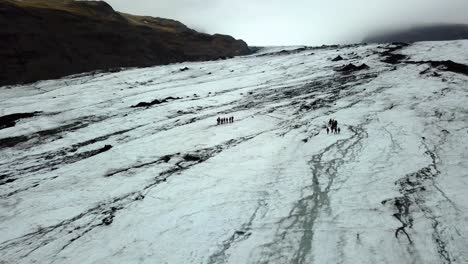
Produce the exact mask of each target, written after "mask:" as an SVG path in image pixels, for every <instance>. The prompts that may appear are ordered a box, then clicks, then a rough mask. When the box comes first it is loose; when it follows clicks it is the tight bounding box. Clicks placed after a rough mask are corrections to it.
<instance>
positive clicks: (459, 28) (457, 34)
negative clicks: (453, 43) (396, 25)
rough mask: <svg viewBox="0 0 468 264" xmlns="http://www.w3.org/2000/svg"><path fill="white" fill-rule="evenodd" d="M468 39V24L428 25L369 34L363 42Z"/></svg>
mask: <svg viewBox="0 0 468 264" xmlns="http://www.w3.org/2000/svg"><path fill="white" fill-rule="evenodd" d="M457 39H468V25H458V24H455V25H452V24H447V25H445V24H444V25H429V26H417V27H413V28H410V29H401V30H394V31H387V32H380V33H375V34H371V35H369V36H368V37H366V38H365V39H364V40H363V42H364V43H391V42H405V43H412V42H418V41H442V40H457Z"/></svg>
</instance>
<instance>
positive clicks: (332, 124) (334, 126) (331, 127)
mask: <svg viewBox="0 0 468 264" xmlns="http://www.w3.org/2000/svg"><path fill="white" fill-rule="evenodd" d="M330 132H331V133H332V134H339V133H340V132H341V129H340V128H339V127H338V121H336V120H335V119H333V118H330V120H328V126H327V134H328V133H330Z"/></svg>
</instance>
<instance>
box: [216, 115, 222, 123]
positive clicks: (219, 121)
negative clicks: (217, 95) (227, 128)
mask: <svg viewBox="0 0 468 264" xmlns="http://www.w3.org/2000/svg"><path fill="white" fill-rule="evenodd" d="M216 121H218V125H219V124H221V118H220V117H219V116H218V119H216Z"/></svg>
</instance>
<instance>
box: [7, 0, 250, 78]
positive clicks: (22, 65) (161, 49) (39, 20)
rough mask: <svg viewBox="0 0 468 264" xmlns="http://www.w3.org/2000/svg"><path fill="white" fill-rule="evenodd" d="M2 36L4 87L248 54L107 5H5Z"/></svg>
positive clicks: (238, 46) (219, 39) (221, 38)
mask: <svg viewBox="0 0 468 264" xmlns="http://www.w3.org/2000/svg"><path fill="white" fill-rule="evenodd" d="M0 37H1V38H2V40H3V41H2V42H0V58H1V59H2V61H3V65H2V66H0V85H9V84H18V83H28V82H34V81H38V80H45V79H54V78H60V77H63V76H67V75H71V74H77V73H83V72H88V71H95V70H109V69H113V68H121V67H147V66H154V65H164V64H169V63H176V62H184V61H201V60H214V59H219V58H227V57H233V56H237V55H246V54H249V53H250V50H249V48H248V46H247V44H246V43H245V42H244V41H242V40H236V39H234V38H233V37H231V36H228V35H221V34H214V35H208V34H205V33H199V32H197V31H195V30H193V29H190V28H188V27H187V26H186V25H184V24H183V23H181V22H179V21H176V20H171V19H163V18H155V17H148V16H137V15H130V14H126V13H122V12H117V11H115V10H114V9H113V8H112V7H111V6H110V5H109V4H108V3H106V2H104V1H78V2H77V1H70V0H51V1H47V2H45V1H39V0H24V1H13V0H5V1H2V2H1V3H0Z"/></svg>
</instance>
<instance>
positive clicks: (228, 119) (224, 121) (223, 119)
mask: <svg viewBox="0 0 468 264" xmlns="http://www.w3.org/2000/svg"><path fill="white" fill-rule="evenodd" d="M216 121H218V125H222V124H227V123H234V117H233V116H231V117H218V119H216Z"/></svg>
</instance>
